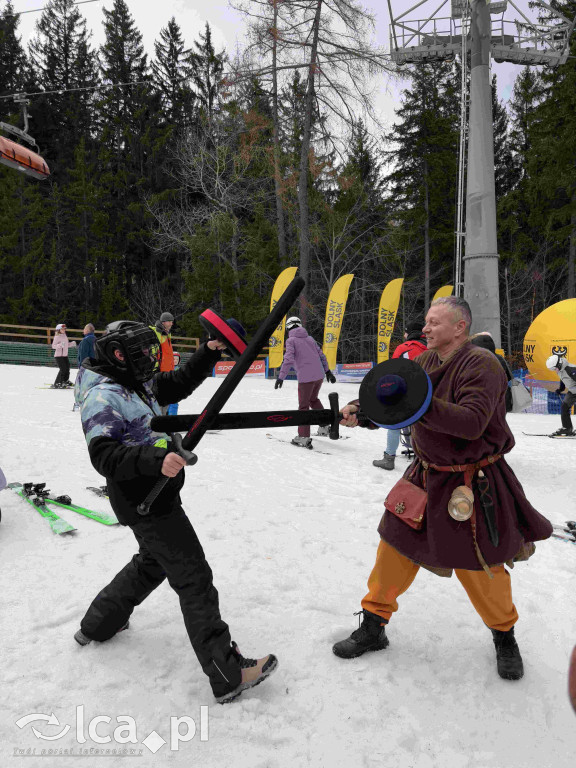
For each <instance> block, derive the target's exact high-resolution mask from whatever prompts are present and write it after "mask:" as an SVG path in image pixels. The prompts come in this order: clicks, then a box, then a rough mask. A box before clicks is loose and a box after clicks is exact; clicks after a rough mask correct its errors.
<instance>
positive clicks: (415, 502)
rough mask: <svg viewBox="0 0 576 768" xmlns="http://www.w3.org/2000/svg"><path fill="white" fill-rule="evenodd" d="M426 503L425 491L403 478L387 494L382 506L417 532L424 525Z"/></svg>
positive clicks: (426, 495)
mask: <svg viewBox="0 0 576 768" xmlns="http://www.w3.org/2000/svg"><path fill="white" fill-rule="evenodd" d="M427 501H428V494H427V493H426V491H425V490H424V489H423V488H418V486H417V485H414V483H411V482H410V480H407V479H406V478H405V477H403V478H401V479H400V480H398V482H397V483H396V485H395V486H394V487H393V488H392V489H391V490H390V492H389V493H388V496H387V497H386V498H385V500H384V506H385V507H386V509H387V510H388V512H391V513H392V514H393V515H395V516H396V517H397V518H398V519H399V520H402V521H403V522H404V523H406V525H409V526H410V527H411V528H414V530H416V531H419V530H420V528H422V525H423V524H424V515H425V513H426V504H427Z"/></svg>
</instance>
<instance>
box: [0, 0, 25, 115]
mask: <svg viewBox="0 0 576 768" xmlns="http://www.w3.org/2000/svg"><path fill="white" fill-rule="evenodd" d="M19 23H20V16H17V15H15V14H14V7H13V5H12V0H8V2H7V4H6V7H5V8H3V9H2V11H0V96H4V95H6V94H13V93H17V92H18V91H21V90H23V87H24V83H25V80H26V71H27V67H28V62H27V59H26V54H25V53H24V49H23V47H22V43H21V40H20V38H19V37H18V25H19ZM11 107H12V105H11V103H10V102H9V101H0V114H4V115H6V114H7V113H8V112H9V111H10V109H11Z"/></svg>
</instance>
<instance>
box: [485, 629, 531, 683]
mask: <svg viewBox="0 0 576 768" xmlns="http://www.w3.org/2000/svg"><path fill="white" fill-rule="evenodd" d="M490 631H491V632H492V635H493V637H494V645H495V646H496V664H497V666H498V674H499V675H500V677H502V678H504V680H520V678H521V677H523V675H524V665H523V663H522V656H520V649H519V648H518V643H517V642H516V638H515V637H514V627H512V629H509V630H508V632H501V631H500V630H498V629H492V630H490Z"/></svg>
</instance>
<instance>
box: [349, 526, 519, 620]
mask: <svg viewBox="0 0 576 768" xmlns="http://www.w3.org/2000/svg"><path fill="white" fill-rule="evenodd" d="M419 570H420V566H419V565H416V563H413V562H412V561H411V560H409V559H408V558H407V557H404V555H401V554H400V552H398V551H397V550H396V549H394V547H392V546H390V544H386V542H385V541H382V540H381V541H380V545H379V547H378V554H377V555H376V563H375V564H374V568H373V569H372V573H371V574H370V578H369V579H368V594H367V595H366V597H365V598H364V599H363V600H362V608H364V609H365V610H366V611H370V613H375V614H376V615H378V616H382V618H383V619H387V620H389V619H390V617H391V616H392V614H393V613H395V612H396V611H397V610H398V603H397V601H396V598H397V597H398V596H399V595H401V594H402V593H403V592H406V590H407V589H408V587H409V586H410V585H411V584H412V582H413V581H414V579H415V578H416V574H417V573H418V571H419ZM490 570H491V571H492V573H493V574H494V578H493V579H491V578H489V576H488V574H487V573H485V572H484V571H463V570H459V569H455V570H454V572H455V573H456V576H457V577H458V580H459V581H460V583H461V584H462V586H463V587H464V589H465V590H466V593H467V595H468V597H469V598H470V601H471V603H472V605H473V606H474V608H475V609H476V611H477V612H478V613H479V614H480V617H481V618H482V620H483V621H484V623H485V624H486V625H487V626H488V627H490V628H491V629H499V630H500V631H502V632H507V631H508V630H509V629H511V628H512V627H513V626H514V624H515V623H516V622H517V621H518V613H517V611H516V607H515V605H514V603H513V602H512V587H511V584H510V574H509V573H508V571H507V570H506V568H504V566H503V565H496V566H494V567H492V568H490Z"/></svg>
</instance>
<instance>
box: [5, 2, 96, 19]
mask: <svg viewBox="0 0 576 768" xmlns="http://www.w3.org/2000/svg"><path fill="white" fill-rule="evenodd" d="M103 2H104V0H78V2H77V3H72V5H86V4H87V3H103ZM47 8H48V6H47V5H45V6H44V7H43V8H32V9H31V10H29V11H14V16H23V15H24V14H25V13H40V11H45V10H46V9H47Z"/></svg>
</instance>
